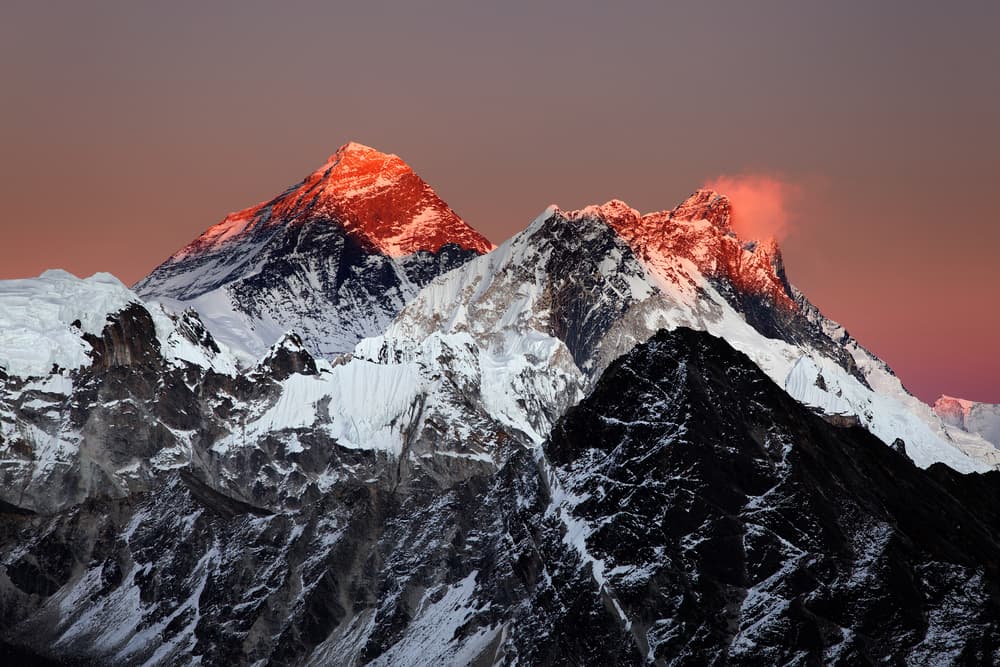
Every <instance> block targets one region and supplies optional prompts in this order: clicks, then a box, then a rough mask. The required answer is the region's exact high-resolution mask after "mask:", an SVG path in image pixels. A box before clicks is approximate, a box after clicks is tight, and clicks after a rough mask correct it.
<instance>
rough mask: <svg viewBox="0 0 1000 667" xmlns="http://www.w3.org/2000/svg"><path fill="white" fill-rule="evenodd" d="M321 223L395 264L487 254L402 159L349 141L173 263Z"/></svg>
mask: <svg viewBox="0 0 1000 667" xmlns="http://www.w3.org/2000/svg"><path fill="white" fill-rule="evenodd" d="M317 216H323V217H327V218H330V219H335V220H338V221H339V222H340V223H341V225H342V226H343V228H344V231H345V232H346V233H347V234H349V235H351V236H352V237H353V238H354V239H355V240H357V241H358V242H360V243H362V244H366V245H370V246H371V247H372V248H373V249H377V250H378V251H379V252H381V253H383V254H385V255H389V256H391V257H402V256H404V255H411V254H413V253H415V252H417V251H420V250H427V251H430V252H437V251H438V250H440V249H441V247H442V246H444V245H447V244H455V245H458V246H460V247H462V248H465V249H467V250H475V251H477V252H481V253H482V252H489V251H490V250H492V249H493V244H491V243H490V242H489V241H488V240H487V239H486V238H485V237H483V236H482V235H481V234H479V233H478V232H477V231H475V230H474V229H472V228H471V227H469V226H468V225H467V224H465V222H463V221H462V219H461V218H459V217H458V215H457V214H456V213H455V212H454V211H453V210H451V208H450V207H449V206H448V205H447V204H446V203H444V202H443V201H442V200H441V198H440V197H438V196H437V194H436V193H435V192H434V190H432V189H431V187H430V186H429V185H427V183H425V182H424V181H423V179H421V178H420V177H419V176H417V174H416V173H415V172H414V171H413V169H411V168H410V166H409V165H408V164H406V163H405V162H404V161H403V160H402V159H400V158H399V156H397V155H394V154H387V153H383V152H381V151H378V150H376V149H374V148H370V147H368V146H365V145H362V144H359V143H356V142H353V141H352V142H350V143H347V144H344V145H343V146H341V147H340V148H339V149H338V150H337V152H336V153H334V154H333V155H331V156H330V158H329V159H328V160H327V161H326V162H325V163H324V164H323V166H321V167H320V168H319V169H317V170H316V171H314V172H312V173H311V174H309V175H308V176H306V178H305V179H303V180H302V182H301V183H299V184H298V185H295V186H292V187H291V188H289V189H288V190H286V191H285V192H283V193H281V194H280V195H278V196H277V197H275V198H274V199H271V200H270V201H267V202H264V203H262V204H257V205H256V206H252V207H250V208H247V209H244V210H242V211H237V212H235V213H230V214H229V215H228V216H226V218H225V220H223V221H222V222H220V223H219V224H217V225H215V226H214V227H211V228H210V229H208V231H206V232H205V233H204V234H202V235H201V236H199V237H198V238H197V239H195V240H194V241H192V242H191V243H190V244H189V245H188V246H186V247H185V248H184V249H182V250H181V251H180V252H178V253H177V254H175V255H174V256H173V257H171V259H170V260H168V263H169V261H175V262H176V261H180V260H182V259H185V258H187V257H189V256H192V255H196V254H200V253H205V252H213V251H215V250H217V249H219V248H220V247H221V246H223V245H225V244H227V243H231V242H233V241H234V240H238V239H240V238H242V237H245V236H247V235H249V234H252V233H253V232H254V230H256V229H258V228H260V227H265V228H266V227H272V226H275V225H290V224H302V223H304V222H307V221H308V220H310V219H312V218H315V217H317Z"/></svg>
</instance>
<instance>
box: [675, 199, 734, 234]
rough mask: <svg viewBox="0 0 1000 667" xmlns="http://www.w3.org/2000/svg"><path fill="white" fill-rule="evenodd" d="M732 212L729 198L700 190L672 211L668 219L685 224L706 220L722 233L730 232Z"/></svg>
mask: <svg viewBox="0 0 1000 667" xmlns="http://www.w3.org/2000/svg"><path fill="white" fill-rule="evenodd" d="M732 211H733V207H732V203H731V202H730V201H729V197H727V196H726V195H724V194H721V193H718V192H716V191H715V190H710V189H707V188H700V189H698V190H695V192H694V194H692V195H691V196H690V197H688V198H687V199H685V200H684V201H683V202H682V203H681V204H680V206H678V207H677V208H675V209H674V210H672V211H671V212H670V217H671V218H673V219H675V220H682V221H685V222H691V221H694V220H708V221H709V222H711V223H712V224H713V225H714V226H716V227H718V228H719V229H721V230H723V231H732V226H731V224H730V222H731V218H732Z"/></svg>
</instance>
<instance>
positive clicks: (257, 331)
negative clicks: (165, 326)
mask: <svg viewBox="0 0 1000 667" xmlns="http://www.w3.org/2000/svg"><path fill="white" fill-rule="evenodd" d="M492 248H493V245H492V244H491V243H490V242H489V241H488V240H486V238H484V237H483V236H482V235H481V234H479V233H478V232H476V231H475V230H473V229H472V228H471V227H469V226H468V225H466V224H465V223H464V222H463V221H462V220H461V218H459V217H458V215H456V214H455V212H454V211H452V210H451V208H449V207H448V205H447V204H445V203H444V202H443V201H442V200H441V199H440V198H439V197H438V196H437V195H436V194H435V193H434V191H433V190H432V189H431V188H430V186H428V185H427V184H426V183H425V182H424V181H423V180H422V179H421V178H420V177H419V176H417V174H416V173H414V172H413V170H412V169H411V168H410V167H409V166H408V165H407V164H406V163H405V162H403V161H402V160H401V159H400V158H399V157H397V156H396V155H387V154H385V153H381V152H379V151H377V150H375V149H372V148H369V147H367V146H362V145H361V144H357V143H349V144H346V145H344V146H342V147H341V148H340V149H339V150H338V151H337V152H336V153H335V154H334V155H332V156H331V157H330V159H329V160H328V161H327V162H326V163H325V164H324V165H323V166H322V167H320V168H319V169H317V170H316V171H315V172H313V173H312V174H310V175H309V176H307V177H306V178H305V179H304V180H303V181H302V182H301V183H299V184H297V185H295V186H292V187H291V188H289V189H287V190H286V191H285V192H283V193H282V194H281V195H279V196H277V197H275V198H274V199H272V200H270V201H268V202H265V203H263V204H258V205H257V206H253V207H251V208H248V209H246V210H243V211H239V212H237V213H232V214H230V215H229V216H227V217H226V218H225V220H223V221H222V222H221V223H219V224H217V225H215V226H214V227H211V228H210V229H208V230H207V231H206V232H205V233H204V234H202V235H201V236H199V237H198V238H197V239H195V240H194V241H192V242H191V243H190V244H188V245H187V246H186V247H184V248H183V249H181V250H180V251H178V252H177V253H176V254H174V255H173V256H172V257H170V258H169V259H168V260H167V261H166V262H164V263H163V264H162V265H160V266H159V267H158V268H157V269H156V270H154V271H153V272H152V273H151V274H150V275H149V276H147V277H146V278H144V279H143V280H141V281H139V283H138V284H136V286H135V290H136V292H137V293H138V294H139V295H140V296H142V297H143V298H144V299H146V300H147V301H155V302H160V303H163V304H165V305H167V306H168V307H169V308H170V309H172V310H175V311H183V310H185V309H187V308H192V309H194V310H196V311H198V312H199V314H200V315H201V317H202V319H203V321H204V322H205V324H206V326H207V327H208V329H209V330H210V331H211V332H212V333H213V335H214V336H215V337H216V338H217V339H219V340H221V341H223V342H225V343H226V344H227V345H229V346H230V347H231V348H233V349H235V350H237V351H243V352H245V353H246V355H247V357H248V358H250V359H256V358H258V357H259V356H260V355H261V354H263V353H264V351H265V350H266V349H267V348H268V347H269V346H271V345H272V344H274V343H275V342H276V341H277V340H278V339H279V338H280V337H281V336H282V335H283V334H284V333H286V332H288V331H290V330H294V331H296V332H297V333H298V334H299V335H300V336H303V340H304V341H305V344H306V345H307V346H308V347H309V349H310V350H311V351H312V352H313V353H314V354H317V355H319V356H322V357H328V358H332V357H335V356H337V355H339V354H343V353H345V352H350V351H351V350H352V349H353V348H354V345H355V343H357V342H358V341H359V340H360V339H362V338H364V337H366V336H373V335H377V334H379V333H381V332H382V331H383V330H384V329H385V327H386V326H388V324H389V322H391V321H392V318H393V317H395V315H396V314H397V313H398V312H399V311H400V310H401V309H402V308H403V306H404V305H405V304H406V303H407V302H408V301H409V300H410V299H412V298H413V296H414V295H415V294H416V293H417V291H418V290H419V289H420V287H422V286H423V285H425V284H426V283H427V282H428V281H430V279H431V278H433V277H435V276H437V275H439V274H441V273H444V272H446V271H448V270H449V269H452V268H454V267H457V266H459V265H461V264H462V263H463V262H465V261H467V260H468V259H469V258H471V257H475V256H477V255H480V254H482V253H484V252H488V251H489V250H491V249H492Z"/></svg>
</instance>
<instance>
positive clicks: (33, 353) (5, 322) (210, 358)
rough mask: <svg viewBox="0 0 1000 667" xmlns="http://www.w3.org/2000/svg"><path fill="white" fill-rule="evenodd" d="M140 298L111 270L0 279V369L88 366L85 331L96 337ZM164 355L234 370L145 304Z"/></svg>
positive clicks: (21, 371)
mask: <svg viewBox="0 0 1000 667" xmlns="http://www.w3.org/2000/svg"><path fill="white" fill-rule="evenodd" d="M131 305H140V306H143V307H145V304H144V303H143V301H142V299H140V298H139V297H138V295H136V294H135V292H133V291H131V290H130V289H128V288H127V287H125V285H123V284H122V283H121V281H119V280H118V279H117V278H115V277H114V276H112V275H111V274H109V273H96V274H94V275H93V276H90V277H89V278H77V277H76V276H74V275H73V274H71V273H69V272H67V271H62V270H49V271H46V272H45V273H43V274H42V275H40V276H39V277H37V278H25V279H17V280H3V281H0V368H2V369H3V370H4V371H5V372H6V373H7V374H8V375H10V376H18V377H25V378H27V377H44V376H48V375H49V374H51V373H52V372H53V370H54V369H58V371H59V372H65V371H73V370H77V369H79V368H82V367H84V366H88V365H90V363H91V361H92V359H91V356H90V353H91V351H92V349H93V348H92V347H91V345H90V343H88V342H87V341H86V340H85V339H84V335H85V334H89V335H92V336H99V335H100V334H101V332H102V331H103V329H104V327H105V326H106V325H107V324H108V318H109V317H112V316H114V315H115V314H117V313H120V312H121V311H123V310H125V309H126V308H128V307H129V306H131ZM149 312H150V315H151V316H152V318H153V322H154V323H155V325H156V333H157V337H158V338H159V339H160V343H161V346H162V348H163V352H164V355H165V356H166V358H167V359H168V360H174V361H188V362H190V363H194V364H196V365H200V366H203V367H206V368H214V369H216V370H219V371H221V372H234V371H235V364H234V363H233V362H232V360H231V359H229V358H228V357H227V356H226V355H225V354H222V353H219V354H212V353H211V352H210V351H206V350H204V349H201V348H199V347H198V346H196V345H193V344H192V343H190V341H188V340H187V339H186V338H185V337H184V336H183V335H182V334H181V332H179V331H178V329H177V326H176V324H175V321H174V320H172V319H171V318H170V317H169V316H168V315H167V314H166V313H165V312H164V311H163V310H162V309H160V308H157V307H153V308H149Z"/></svg>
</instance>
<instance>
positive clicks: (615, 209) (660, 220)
mask: <svg viewBox="0 0 1000 667" xmlns="http://www.w3.org/2000/svg"><path fill="white" fill-rule="evenodd" d="M731 214H732V205H731V203H730V201H729V198H728V197H727V196H726V195H724V194H720V193H718V192H715V191H714V190H708V189H700V190H697V191H696V192H694V194H692V195H691V196H690V197H688V198H687V199H686V200H684V202H683V203H681V204H680V205H679V206H677V207H676V208H674V209H671V210H669V211H660V212H655V213H647V214H645V215H640V214H639V212H638V211H637V210H635V209H634V208H632V207H630V206H629V205H628V204H626V203H625V202H623V201H620V200H617V199H615V200H611V201H609V202H607V203H605V204H602V205H595V206H588V207H586V208H582V209H580V210H578V211H571V212H568V213H565V215H567V216H568V217H570V218H575V219H579V218H583V217H593V218H598V219H600V220H602V221H604V222H605V223H606V224H607V225H608V226H610V227H611V228H612V229H614V230H615V231H616V232H617V233H618V235H619V236H621V237H622V238H623V239H624V240H625V241H626V243H628V245H629V246H630V247H631V248H632V251H633V252H634V253H635V254H636V255H637V256H639V257H641V258H642V259H643V261H644V262H645V263H646V264H647V265H649V266H650V267H651V268H652V269H653V271H654V273H656V274H657V276H658V277H659V278H660V279H661V280H663V281H664V282H665V283H667V284H670V285H672V286H674V287H682V288H683V286H684V284H687V283H689V280H688V278H687V277H688V276H689V275H690V274H691V269H695V270H696V271H697V272H698V273H700V274H702V275H704V276H706V277H708V278H716V279H724V280H726V281H728V283H729V284H730V285H731V286H732V287H733V288H734V289H736V290H737V291H738V292H740V293H742V294H743V295H746V296H752V297H765V298H767V299H769V300H770V301H772V302H774V303H775V304H776V305H778V306H780V307H782V308H783V309H786V310H789V311H794V310H795V309H796V306H795V303H794V301H793V298H792V292H791V287H790V286H789V285H788V282H787V280H786V279H785V274H784V264H783V262H782V259H781V250H780V249H779V248H778V244H777V242H776V241H775V240H774V239H766V240H763V241H757V240H754V239H741V238H740V237H739V236H738V235H737V234H736V232H735V231H733V228H732V226H731V224H730V220H731ZM692 264H693V267H692V266H691V265H692Z"/></svg>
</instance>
